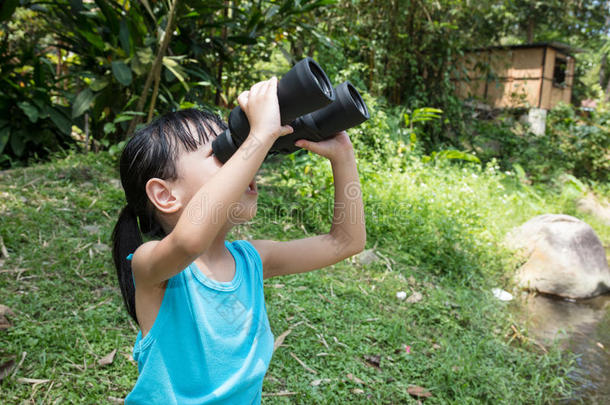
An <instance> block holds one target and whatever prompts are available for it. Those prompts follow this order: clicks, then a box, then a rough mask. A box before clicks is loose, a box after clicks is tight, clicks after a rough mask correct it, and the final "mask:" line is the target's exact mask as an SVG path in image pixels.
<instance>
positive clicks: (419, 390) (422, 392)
mask: <svg viewBox="0 0 610 405" xmlns="http://www.w3.org/2000/svg"><path fill="white" fill-rule="evenodd" d="M407 392H408V393H409V395H412V396H414V397H417V398H421V397H424V398H430V397H431V396H432V394H431V393H430V391H428V390H427V389H425V388H424V387H419V386H417V385H412V386H410V387H409V388H407Z"/></svg>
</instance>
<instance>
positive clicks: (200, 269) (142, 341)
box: [113, 78, 366, 404]
mask: <svg viewBox="0 0 610 405" xmlns="http://www.w3.org/2000/svg"><path fill="white" fill-rule="evenodd" d="M238 102H239V105H240V106H241V108H242V109H243V110H244V112H245V113H246V115H247V117H248V120H249V122H250V128H251V129H250V134H249V135H248V138H247V139H246V140H245V142H244V143H243V144H242V145H241V146H240V147H239V149H238V150H237V151H236V152H235V154H234V155H233V156H232V157H231V158H230V159H229V160H228V161H227V162H226V163H225V164H224V165H223V164H222V163H221V162H220V161H219V160H218V159H217V158H216V157H215V156H214V154H213V153H212V147H211V140H213V138H214V137H215V136H216V135H218V134H220V133H221V132H222V131H223V130H225V129H226V125H225V124H224V123H223V122H222V121H221V120H220V119H218V118H217V117H216V116H213V115H211V114H208V113H204V112H200V111H197V110H192V109H191V110H183V111H178V112H175V113H171V114H168V115H165V116H163V117H161V118H159V119H157V120H156V121H154V122H153V123H151V124H150V125H148V127H145V128H144V129H142V130H140V131H138V132H137V133H136V134H135V135H134V136H133V138H132V139H131V140H130V141H129V143H128V144H127V146H126V147H125V150H124V151H123V154H122V156H121V161H120V171H121V182H122V184H123V188H124V190H125V197H126V199H127V206H126V207H125V208H124V209H123V210H122V212H121V214H120V216H119V219H118V222H117V224H116V226H115V229H114V232H113V240H114V247H113V258H114V262H115V265H116V267H117V275H118V278H119V284H120V287H121V292H122V295H123V299H124V301H125V305H126V307H127V311H128V312H129V314H130V315H131V317H132V318H133V319H134V320H135V321H136V322H137V323H138V325H139V327H140V329H141V330H140V332H139V333H138V336H137V338H136V343H135V346H134V350H133V355H134V359H136V360H137V362H138V370H139V377H138V380H137V382H136V385H135V387H134V388H133V390H132V391H131V393H130V394H129V395H128V396H127V398H126V399H125V403H126V404H153V403H155V404H156V403H159V404H195V403H196V404H203V403H205V404H211V403H214V404H216V403H227V404H252V403H255V404H258V403H260V401H261V393H262V384H263V377H264V376H265V373H266V371H267V368H268V366H269V362H270V360H271V355H272V353H273V334H272V333H271V330H270V328H269V321H268V319H267V312H266V308H265V302H264V295H263V279H264V278H268V277H274V276H280V275H284V274H294V273H301V272H306V271H311V270H314V269H319V268H322V267H325V266H329V265H331V264H334V263H337V262H339V261H341V260H343V259H345V258H347V257H349V256H352V255H354V254H356V253H358V252H360V251H361V250H362V249H364V244H365V239H366V232H365V227H364V213H363V207H362V198H361V193H360V185H359V180H358V173H357V170H356V162H355V159H354V151H353V148H352V145H351V142H350V140H349V137H348V136H347V134H346V133H345V132H341V133H339V134H337V135H336V136H335V137H333V138H331V139H328V140H325V141H322V142H318V143H314V142H309V141H305V140H299V141H297V142H296V145H297V146H299V147H303V148H305V149H308V150H310V151H312V152H314V153H317V154H319V155H322V156H324V157H326V158H328V159H329V160H330V162H331V165H332V170H333V175H334V180H335V208H334V215H333V220H332V225H331V227H330V231H329V232H328V233H327V234H324V235H319V236H314V237H309V238H304V239H298V240H292V241H287V242H277V241H272V240H253V241H249V242H248V241H244V240H239V241H234V242H227V241H226V240H225V237H226V235H227V233H228V232H229V231H230V230H231V228H232V227H233V226H234V225H235V224H238V223H243V222H246V221H248V220H250V219H252V218H253V217H254V215H255V214H256V206H257V205H256V204H257V194H258V193H257V188H256V182H255V180H254V177H255V174H256V172H257V170H258V168H259V166H260V165H261V163H262V161H263V159H264V158H265V156H266V155H267V152H268V151H269V149H270V148H271V145H273V143H274V142H275V140H276V139H278V137H280V136H282V135H286V134H288V133H290V132H292V128H290V127H289V126H281V125H280V115H279V106H278V101H277V79H276V78H272V79H271V80H268V81H264V82H260V83H257V84H255V85H254V86H252V88H251V89H250V91H249V92H244V93H242V94H240V96H239V97H238ZM142 234H144V235H147V236H151V237H155V238H156V240H151V241H148V242H146V243H143V241H142V236H141V235H142Z"/></svg>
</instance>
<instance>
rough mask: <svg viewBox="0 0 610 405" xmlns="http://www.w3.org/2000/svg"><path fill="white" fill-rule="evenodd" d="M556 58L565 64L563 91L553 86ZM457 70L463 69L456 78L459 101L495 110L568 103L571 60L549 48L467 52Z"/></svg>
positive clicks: (570, 82) (572, 61) (546, 106)
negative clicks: (469, 100) (471, 101)
mask: <svg viewBox="0 0 610 405" xmlns="http://www.w3.org/2000/svg"><path fill="white" fill-rule="evenodd" d="M557 56H559V57H561V58H565V59H566V61H567V69H566V70H567V72H566V86H565V87H557V86H555V85H554V84H553V72H554V69H555V58H556V57H557ZM543 64H544V70H543ZM458 66H462V67H463V69H462V77H459V76H456V78H455V84H456V90H457V93H458V96H459V97H461V98H471V97H472V98H475V99H479V100H481V101H483V102H485V103H486V104H489V105H490V106H492V107H494V108H506V107H513V108H514V107H537V108H544V109H550V108H552V107H554V106H555V105H557V103H558V102H559V101H564V102H570V98H571V93H572V80H573V74H574V59H573V58H570V57H568V56H567V55H565V54H562V53H559V52H558V51H557V50H556V49H554V48H551V47H548V46H547V47H535V48H514V49H491V50H483V51H479V52H470V53H467V54H465V56H464V58H462V59H461V60H460V61H458ZM466 77H467V78H468V80H466Z"/></svg>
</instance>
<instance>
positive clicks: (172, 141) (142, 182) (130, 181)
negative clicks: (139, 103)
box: [112, 109, 227, 322]
mask: <svg viewBox="0 0 610 405" xmlns="http://www.w3.org/2000/svg"><path fill="white" fill-rule="evenodd" d="M226 128H227V126H226V124H225V123H224V122H222V120H221V119H220V118H219V117H218V116H217V115H215V114H212V113H210V112H207V111H199V110H196V109H186V110H180V111H176V112H172V113H168V114H166V115H163V116H162V117H159V118H157V119H156V120H154V121H153V122H151V123H150V124H148V125H147V126H145V127H143V128H141V129H139V130H138V131H136V132H135V133H134V135H133V137H132V138H131V139H130V140H129V142H127V145H125V149H123V152H122V154H121V160H120V172H121V184H122V185H123V189H124V190H125V198H126V200H127V206H126V207H124V208H123V210H122V211H121V213H120V214H119V219H118V221H117V223H116V225H115V227H114V231H113V232H112V240H113V248H112V258H113V259H114V265H115V266H116V269H117V277H118V280H119V286H120V288H121V294H122V295H123V301H124V302H125V307H126V308H127V312H128V313H129V315H130V316H131V317H132V318H133V319H134V321H136V322H138V319H137V317H136V305H135V285H134V281H133V276H132V273H131V261H129V260H127V256H128V255H129V254H131V253H133V252H135V250H136V249H137V248H138V247H139V246H140V245H141V244H142V243H143V242H142V235H146V236H149V237H157V238H162V237H164V236H165V232H164V231H163V229H162V228H161V226H160V224H159V223H158V221H157V219H156V217H155V210H154V206H153V205H152V204H151V203H150V201H149V200H148V196H147V195H146V183H147V182H148V180H149V179H152V178H159V179H163V180H175V179H176V178H177V177H178V173H177V169H176V160H177V158H178V154H179V152H180V151H181V150H185V151H195V150H197V149H198V148H199V147H200V146H201V145H203V144H205V143H207V142H208V141H209V140H210V136H211V135H214V136H216V135H218V134H219V133H220V131H223V130H225V129H226ZM193 130H194V131H195V133H193V132H192V131H193Z"/></svg>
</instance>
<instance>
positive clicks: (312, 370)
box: [290, 352, 318, 374]
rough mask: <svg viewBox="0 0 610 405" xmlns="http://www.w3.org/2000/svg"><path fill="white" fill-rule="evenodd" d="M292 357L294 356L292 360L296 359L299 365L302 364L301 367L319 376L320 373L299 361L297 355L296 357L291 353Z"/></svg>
mask: <svg viewBox="0 0 610 405" xmlns="http://www.w3.org/2000/svg"><path fill="white" fill-rule="evenodd" d="M290 355H291V356H292V358H294V359H295V360H296V361H297V363H299V364H300V365H301V366H302V367H303V368H304V369H305V370H307V371H309V372H310V373H311V374H318V372H317V371H316V370H314V369H312V368H310V367H308V366H307V364H305V363H304V362H303V360H301V359H299V358H298V357H297V355H296V354H294V353H293V352H290Z"/></svg>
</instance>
